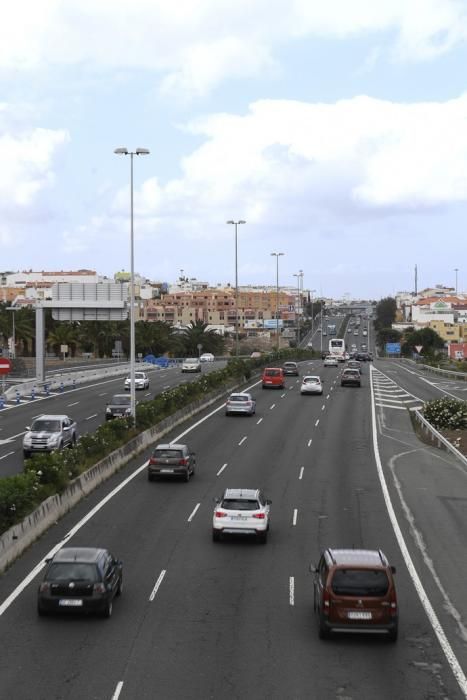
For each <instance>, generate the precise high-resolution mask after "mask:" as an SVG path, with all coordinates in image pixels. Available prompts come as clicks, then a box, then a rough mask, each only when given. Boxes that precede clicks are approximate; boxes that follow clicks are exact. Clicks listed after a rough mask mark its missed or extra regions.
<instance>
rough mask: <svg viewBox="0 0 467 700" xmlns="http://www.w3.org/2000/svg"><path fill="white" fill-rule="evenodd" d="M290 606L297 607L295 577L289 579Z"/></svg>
mask: <svg viewBox="0 0 467 700" xmlns="http://www.w3.org/2000/svg"><path fill="white" fill-rule="evenodd" d="M289 604H290V605H295V580H294V577H293V576H290V577H289Z"/></svg>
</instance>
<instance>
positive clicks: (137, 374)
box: [135, 372, 144, 379]
mask: <svg viewBox="0 0 467 700" xmlns="http://www.w3.org/2000/svg"><path fill="white" fill-rule="evenodd" d="M135 379H144V374H143V373H142V372H135Z"/></svg>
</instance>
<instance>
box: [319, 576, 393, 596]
mask: <svg viewBox="0 0 467 700" xmlns="http://www.w3.org/2000/svg"><path fill="white" fill-rule="evenodd" d="M388 589H389V581H388V577H387V574H386V572H385V571H381V569H337V570H336V571H335V572H334V576H333V577H332V590H333V593H335V594H336V595H347V596H359V597H372V596H375V597H377V596H378V597H379V596H384V595H386V593H387V592H388Z"/></svg>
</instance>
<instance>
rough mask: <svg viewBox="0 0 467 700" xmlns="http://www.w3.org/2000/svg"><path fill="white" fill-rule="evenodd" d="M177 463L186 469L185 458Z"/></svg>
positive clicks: (186, 462) (186, 461) (186, 459)
mask: <svg viewBox="0 0 467 700" xmlns="http://www.w3.org/2000/svg"><path fill="white" fill-rule="evenodd" d="M178 463H179V464H180V465H181V466H182V467H186V466H187V464H188V458H187V457H184V458H183V459H181V460H180V461H179V462H178Z"/></svg>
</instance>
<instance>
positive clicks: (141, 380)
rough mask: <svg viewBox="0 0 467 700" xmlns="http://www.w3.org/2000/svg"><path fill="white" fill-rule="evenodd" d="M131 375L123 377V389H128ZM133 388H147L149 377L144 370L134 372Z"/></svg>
mask: <svg viewBox="0 0 467 700" xmlns="http://www.w3.org/2000/svg"><path fill="white" fill-rule="evenodd" d="M130 385H131V377H127V378H126V379H125V391H130ZM135 389H149V378H148V375H147V374H146V372H135Z"/></svg>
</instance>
